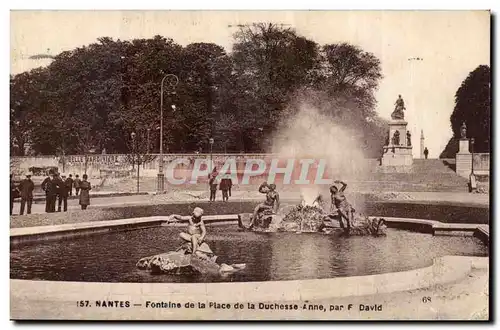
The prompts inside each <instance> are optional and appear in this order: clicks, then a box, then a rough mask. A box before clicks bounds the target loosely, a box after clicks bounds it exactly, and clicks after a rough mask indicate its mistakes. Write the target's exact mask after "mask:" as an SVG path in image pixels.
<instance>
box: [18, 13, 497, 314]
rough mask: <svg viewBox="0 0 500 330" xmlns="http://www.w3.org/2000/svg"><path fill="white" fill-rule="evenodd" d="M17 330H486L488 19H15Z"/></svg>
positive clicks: (39, 16)
mask: <svg viewBox="0 0 500 330" xmlns="http://www.w3.org/2000/svg"><path fill="white" fill-rule="evenodd" d="M10 15H11V51H10V55H11V67H10V317H11V319H12V320H166V321H168V320H351V321H357V320H477V321H487V320H490V317H491V316H490V310H489V302H490V301H489V300H490V291H489V290H490V288H489V280H490V278H492V276H493V275H492V274H490V259H489V256H490V248H489V246H490V244H489V242H490V237H489V233H490V228H489V222H490V206H489V197H490V196H489V194H490V190H489V187H490V185H489V182H490V152H491V138H492V137H491V134H490V122H491V120H490V113H491V110H490V108H491V103H490V100H491V91H490V86H491V85H490V84H491V72H490V61H491V59H490V37H491V36H490V24H491V13H490V12H489V11H119V10H116V11H11V14H10Z"/></svg>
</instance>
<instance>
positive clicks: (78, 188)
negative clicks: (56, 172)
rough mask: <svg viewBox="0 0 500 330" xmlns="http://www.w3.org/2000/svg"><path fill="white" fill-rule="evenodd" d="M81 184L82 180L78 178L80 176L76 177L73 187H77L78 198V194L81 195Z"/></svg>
mask: <svg viewBox="0 0 500 330" xmlns="http://www.w3.org/2000/svg"><path fill="white" fill-rule="evenodd" d="M80 182H82V180H80V178H79V177H78V174H77V175H75V180H74V181H73V186H75V194H76V196H78V194H79V193H80Z"/></svg>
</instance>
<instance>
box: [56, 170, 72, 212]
mask: <svg viewBox="0 0 500 330" xmlns="http://www.w3.org/2000/svg"><path fill="white" fill-rule="evenodd" d="M66 181H67V180H66V174H64V173H63V174H61V178H58V179H57V184H58V187H59V189H58V197H59V199H58V201H57V212H61V204H64V209H63V210H64V212H66V211H68V193H69V188H68V185H67V182H66Z"/></svg>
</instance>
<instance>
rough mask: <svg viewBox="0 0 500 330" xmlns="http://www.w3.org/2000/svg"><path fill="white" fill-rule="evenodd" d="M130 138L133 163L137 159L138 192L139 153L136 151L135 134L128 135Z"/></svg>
mask: <svg viewBox="0 0 500 330" xmlns="http://www.w3.org/2000/svg"><path fill="white" fill-rule="evenodd" d="M130 137H131V138H132V148H133V153H134V163H135V162H136V161H135V160H136V159H137V192H139V171H140V166H139V165H140V164H139V163H140V159H139V151H138V149H137V140H136V139H135V137H136V134H135V132H132V133H131V134H130Z"/></svg>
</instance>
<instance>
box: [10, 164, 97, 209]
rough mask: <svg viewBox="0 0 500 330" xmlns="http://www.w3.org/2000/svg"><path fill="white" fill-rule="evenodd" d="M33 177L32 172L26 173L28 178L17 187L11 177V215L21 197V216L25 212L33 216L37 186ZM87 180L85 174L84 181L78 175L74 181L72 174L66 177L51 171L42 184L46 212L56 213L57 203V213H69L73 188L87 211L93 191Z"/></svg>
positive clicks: (82, 206) (82, 207)
mask: <svg viewBox="0 0 500 330" xmlns="http://www.w3.org/2000/svg"><path fill="white" fill-rule="evenodd" d="M31 176H32V174H31V173H30V172H28V173H26V178H25V179H23V180H22V181H21V182H20V183H19V184H18V185H16V184H15V183H14V181H13V180H12V174H11V175H10V190H11V192H10V214H11V215H12V211H13V208H14V200H15V199H16V198H19V197H21V208H20V210H19V215H23V214H24V211H25V210H26V214H31V207H32V205H33V191H34V190H35V184H34V183H33V180H32V179H31ZM87 179H88V176H87V174H84V175H83V176H82V179H80V177H79V175H78V174H77V175H75V178H74V179H73V176H72V175H71V174H70V175H69V176H68V177H66V174H59V173H58V172H57V171H50V172H49V175H48V176H47V178H45V180H43V182H42V184H41V188H42V190H43V191H44V192H45V212H47V213H52V212H56V203H57V212H61V211H64V212H66V211H68V196H72V195H73V188H74V189H75V194H76V196H79V204H80V206H81V209H82V210H85V209H86V208H87V206H88V205H90V190H91V189H92V186H91V185H90V182H89V181H87Z"/></svg>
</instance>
